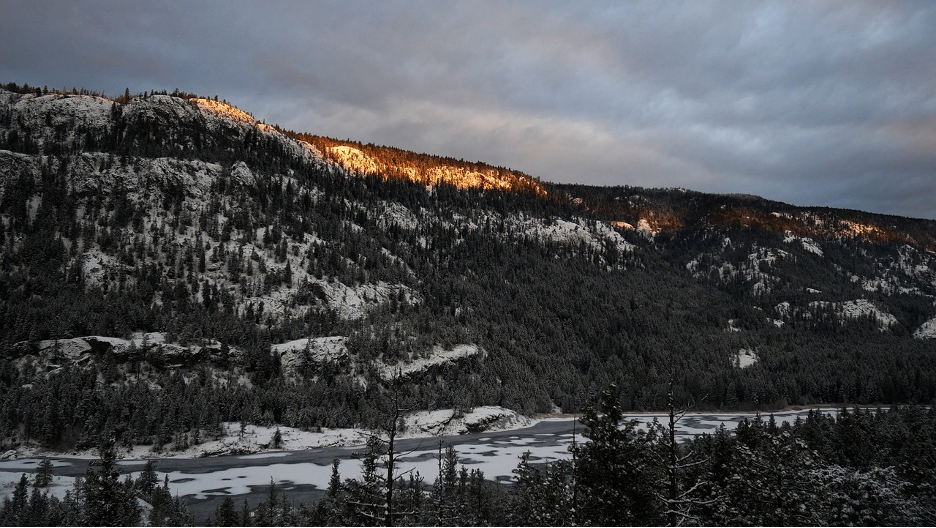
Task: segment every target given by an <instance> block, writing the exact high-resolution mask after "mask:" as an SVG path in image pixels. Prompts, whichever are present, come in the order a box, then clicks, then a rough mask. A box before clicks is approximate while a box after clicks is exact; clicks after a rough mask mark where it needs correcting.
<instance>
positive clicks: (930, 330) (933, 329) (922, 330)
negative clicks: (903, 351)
mask: <svg viewBox="0 0 936 528" xmlns="http://www.w3.org/2000/svg"><path fill="white" fill-rule="evenodd" d="M913 337H915V338H916V339H936V317H934V318H932V319H930V320H929V321H926V322H925V323H923V324H921V325H920V327H919V328H917V329H916V331H915V332H913Z"/></svg>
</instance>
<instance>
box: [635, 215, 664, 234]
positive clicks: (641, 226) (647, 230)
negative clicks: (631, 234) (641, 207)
mask: <svg viewBox="0 0 936 528" xmlns="http://www.w3.org/2000/svg"><path fill="white" fill-rule="evenodd" d="M637 231H640V232H641V233H643V234H645V235H647V236H648V237H650V238H653V236H654V235H656V234H657V233H659V232H660V230H659V228H657V229H654V228H653V227H651V226H650V222H647V219H646V218H641V219H640V220H639V221H638V222H637Z"/></svg>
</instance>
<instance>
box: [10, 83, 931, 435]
mask: <svg viewBox="0 0 936 528" xmlns="http://www.w3.org/2000/svg"><path fill="white" fill-rule="evenodd" d="M0 219H2V229H0V320H2V321H3V322H4V324H3V325H2V329H0V351H2V355H3V359H2V361H0V393H2V395H3V397H2V398H0V402H2V403H0V416H2V417H3V419H2V420H0V443H2V445H0V448H9V447H15V446H18V445H21V444H23V443H25V442H34V443H38V444H40V445H43V446H48V447H63V446H76V445H78V446H80V445H94V443H95V442H96V441H97V440H98V437H99V435H101V434H104V433H105V432H108V431H115V430H116V431H119V432H120V433H121V434H122V435H123V438H124V441H125V442H128V443H137V444H153V445H154V448H155V449H159V448H171V447H184V446H187V445H190V444H191V443H197V442H201V441H203V440H205V439H206V438H208V437H211V436H212V435H217V434H220V430H221V423H222V422H230V421H243V422H249V423H254V424H262V425H272V424H279V425H283V426H289V427H297V428H305V429H311V428H316V427H338V426H341V427H346V426H353V425H368V424H373V423H374V422H375V421H376V420H377V419H378V418H379V417H380V416H381V415H382V413H384V412H385V411H386V410H387V408H388V406H389V405H390V404H389V402H388V398H387V394H388V392H389V391H392V390H394V387H396V389H395V390H398V391H400V392H401V395H402V399H403V401H404V403H405V406H406V407H407V408H411V409H452V408H458V409H465V410H467V409H471V408H473V407H475V406H482V405H497V406H502V407H507V408H510V409H513V410H516V411H519V412H522V413H527V414H531V413H535V412H549V411H553V410H556V409H561V410H563V411H566V412H574V411H578V410H580V409H581V408H582V404H583V402H584V400H585V398H586V397H587V396H588V395H590V394H593V393H596V392H597V389H599V388H600V387H602V386H605V385H607V384H609V383H611V382H617V383H618V384H619V386H620V387H622V399H623V400H622V403H623V405H624V407H625V409H627V410H632V409H633V410H648V409H659V408H662V407H663V405H664V404H665V394H666V389H667V385H668V383H669V382H670V380H671V379H672V380H674V381H675V385H676V387H677V391H678V397H679V398H680V399H681V400H687V401H690V402H691V403H693V404H695V405H696V406H697V407H698V408H732V409H764V408H770V407H782V406H786V405H800V404H813V403H820V402H821V403H904V402H930V401H932V399H933V397H934V396H936V358H934V348H933V347H934V342H933V341H932V339H933V338H934V337H936V332H934V331H933V328H934V325H936V305H934V300H936V255H934V250H936V242H934V240H936V223H934V222H932V221H926V220H915V219H907V218H898V217H889V216H882V215H874V214H869V213H862V212H857V211H841V210H833V209H816V208H801V207H796V206H793V205H788V204H780V203H776V202H770V201H767V200H763V199H759V198H750V197H738V196H717V195H705V194H701V193H695V192H691V191H683V190H660V189H641V188H633V187H619V188H596V187H585V186H574V185H558V184H550V183H543V182H540V181H538V180H536V179H535V178H532V177H530V176H527V175H525V174H522V173H520V172H517V171H512V170H508V169H503V168H497V167H490V166H487V165H485V164H482V163H468V162H464V161H461V160H453V159H450V158H443V157H438V156H428V155H420V154H414V153H407V152H404V151H400V150H398V149H393V148H390V147H375V146H371V145H362V144H358V143H352V142H342V141H336V140H330V139H327V138H322V137H319V136H311V135H305V134H297V133H293V132H289V131H283V130H280V129H278V128H276V127H272V126H268V125H265V124H263V123H261V122H258V121H257V120H256V119H254V118H253V117H252V116H251V115H250V114H248V113H245V112H243V111H241V110H239V109H237V108H235V107H233V106H231V105H229V104H227V103H225V102H224V101H221V102H219V101H217V100H214V99H207V98H199V97H194V96H192V95H189V94H176V95H169V94H143V95H140V96H136V97H127V98H118V99H106V98H103V97H98V96H95V95H93V94H86V95H81V94H64V93H42V92H41V91H40V92H39V93H36V92H35V91H33V90H23V89H21V88H19V87H15V86H10V85H8V86H7V89H6V90H0ZM75 402H79V403H78V404H77V405H76V404H75Z"/></svg>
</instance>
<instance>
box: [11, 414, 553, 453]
mask: <svg viewBox="0 0 936 528" xmlns="http://www.w3.org/2000/svg"><path fill="white" fill-rule="evenodd" d="M402 422H403V423H402V424H401V426H400V429H399V431H398V434H397V437H398V438H431V437H435V436H449V435H462V434H468V433H480V432H485V431H506V430H513V429H522V428H524V427H529V426H531V425H533V424H534V423H535V422H536V420H534V419H532V418H529V417H526V416H522V415H520V414H518V413H517V412H515V411H512V410H510V409H505V408H503V407H495V406H485V407H475V408H473V409H471V410H467V411H461V410H458V409H443V410H438V411H417V412H413V413H410V414H408V415H406V416H405V417H404V418H403V421H402ZM222 430H223V433H222V435H221V437H220V438H219V439H216V440H208V441H206V442H203V443H201V444H199V445H195V446H191V447H188V448H186V449H182V450H171V449H166V450H164V451H160V452H153V450H152V448H151V447H150V446H134V447H132V448H130V449H126V450H121V452H120V453H119V456H120V457H121V458H123V459H130V460H139V459H144V458H202V457H211V456H225V455H254V456H258V457H259V456H268V457H271V458H275V457H278V456H282V453H284V452H286V451H301V450H304V449H317V448H323V447H344V446H348V447H350V446H360V445H363V444H365V443H367V439H368V438H369V437H371V436H373V435H375V434H380V433H379V432H377V431H370V430H367V429H361V428H341V429H331V428H325V427H323V428H318V429H316V430H312V431H304V430H302V429H297V428H294V427H285V426H283V427H278V426H260V425H250V424H245V425H241V424H240V423H238V422H225V423H223V424H222ZM277 431H279V437H280V440H279V444H278V445H277V443H276V440H275V438H276V433H277ZM6 456H8V457H9V458H10V459H12V460H15V459H17V458H19V459H22V458H23V457H35V456H52V457H55V456H67V457H69V458H86V459H94V458H97V451H96V450H94V449H89V450H84V451H72V452H67V453H57V452H49V451H42V450H39V449H36V448H20V449H17V450H16V452H15V453H13V452H10V453H7V455H6Z"/></svg>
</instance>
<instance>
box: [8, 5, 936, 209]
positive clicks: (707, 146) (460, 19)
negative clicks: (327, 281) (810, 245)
mask: <svg viewBox="0 0 936 528" xmlns="http://www.w3.org/2000/svg"><path fill="white" fill-rule="evenodd" d="M0 50H2V52H0V82H3V83H5V82H10V81H14V82H17V83H24V82H26V83H29V84H31V85H40V86H41V85H48V86H49V87H58V88H61V87H67V88H69V89H70V88H71V87H72V86H77V87H81V86H84V87H86V88H89V89H93V90H99V91H100V90H104V91H105V92H106V93H108V94H118V93H123V91H124V88H125V87H129V88H130V90H131V92H140V91H145V90H151V89H157V90H161V89H166V90H169V91H171V90H172V89H174V88H179V89H180V90H184V91H188V92H195V93H199V94H202V95H208V96H213V95H215V94H217V95H218V96H219V97H220V98H223V99H227V100H228V101H231V102H233V103H234V104H236V105H237V106H239V107H240V108H242V109H243V110H247V111H249V112H252V113H253V115H254V116H255V117H257V118H258V119H264V120H266V122H268V123H278V124H280V125H281V126H284V127H287V128H290V129H293V130H297V131H303V132H311V133H316V134H323V135H328V136H334V137H339V138H351V139H355V140H360V141H364V142H373V143H378V144H386V145H392V146H396V147H400V148H404V149H408V150H415V151H419V152H429V153H433V154H442V155H449V156H454V157H458V158H465V159H469V160H482V161H486V162H489V163H493V164H497V165H505V166H509V167H511V168H515V169H519V170H522V171H524V172H527V173H529V174H532V175H534V176H538V177H540V178H541V179H543V180H548V181H561V182H579V183H588V184H607V185H623V184H631V185H643V186H653V187H686V188H690V189H695V190H700V191H706V192H737V193H749V194H759V195H762V196H765V197H767V198H772V199H776V200H782V201H786V202H791V203H794V204H798V205H828V206H833V207H848V208H856V209H863V210H869V211H875V212H883V213H892V214H900V215H907V216H918V217H926V218H936V2H931V1H923V2H919V3H913V2H868V3H864V2H858V1H849V2H832V1H828V2H814V1H795V0H794V1H782V2H775V3H774V2H741V1H740V0H739V1H735V2H703V1H691V2H658V1H649V2H623V3H622V2H609V3H600V2H592V1H590V2H570V1H568V0H564V1H559V2H542V1H535V2H533V1H531V2H489V3H488V2H458V3H452V4H443V3H441V2H438V1H428V2H396V1H380V2H377V1H374V2H354V1H336V2H318V1H316V2H306V1H295V2H279V1H263V2H260V1H258V2H252V3H247V2H243V3H239V2H230V1H219V2H195V1H181V2H166V1H147V2H139V1H136V0H120V1H114V2H69V1H64V0H63V1H59V2H40V1H36V0H24V1H19V0H3V1H2V2H0Z"/></svg>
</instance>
